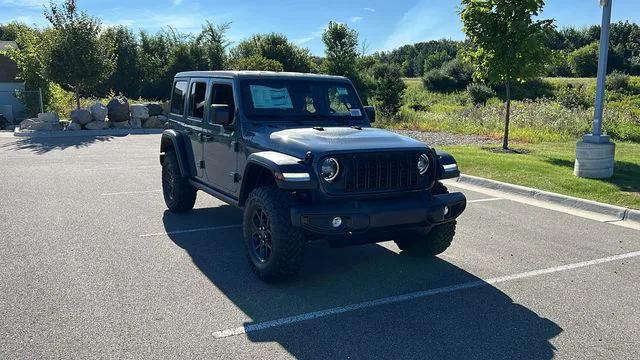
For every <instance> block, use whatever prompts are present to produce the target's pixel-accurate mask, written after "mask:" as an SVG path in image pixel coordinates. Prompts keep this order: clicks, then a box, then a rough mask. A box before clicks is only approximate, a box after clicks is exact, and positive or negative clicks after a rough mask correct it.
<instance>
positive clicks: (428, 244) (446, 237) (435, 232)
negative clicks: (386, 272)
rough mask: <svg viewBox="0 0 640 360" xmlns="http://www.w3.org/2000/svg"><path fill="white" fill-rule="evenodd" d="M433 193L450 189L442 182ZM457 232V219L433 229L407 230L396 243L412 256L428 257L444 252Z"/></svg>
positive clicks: (435, 185) (433, 189)
mask: <svg viewBox="0 0 640 360" xmlns="http://www.w3.org/2000/svg"><path fill="white" fill-rule="evenodd" d="M431 193H432V194H433V195H440V194H448V193H449V190H448V189H447V187H446V186H444V185H442V183H441V182H439V181H436V183H435V184H434V185H433V187H432V188H431ZM455 234H456V221H455V220H453V221H451V222H448V223H444V224H441V225H436V226H434V227H433V228H431V230H427V229H418V230H411V231H406V232H404V233H402V234H399V235H398V239H396V240H395V243H396V245H397V246H398V248H400V250H402V252H403V253H406V254H407V255H410V256H416V257H426V256H436V255H439V254H442V253H443V252H445V250H447V249H448V248H449V246H451V243H452V242H453V238H454V236H455Z"/></svg>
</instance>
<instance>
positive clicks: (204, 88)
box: [184, 78, 209, 180]
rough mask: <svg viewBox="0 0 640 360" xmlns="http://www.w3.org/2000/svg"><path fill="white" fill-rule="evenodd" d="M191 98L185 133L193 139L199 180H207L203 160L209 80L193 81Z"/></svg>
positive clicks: (188, 103)
mask: <svg viewBox="0 0 640 360" xmlns="http://www.w3.org/2000/svg"><path fill="white" fill-rule="evenodd" d="M188 93H189V97H188V102H187V114H186V115H187V116H186V119H187V120H186V123H185V128H184V131H185V133H186V134H187V135H188V136H189V138H190V139H191V147H192V149H193V155H194V160H195V165H196V169H197V178H198V179H200V180H205V179H206V173H205V170H204V166H205V165H204V161H203V160H204V159H203V158H202V154H203V150H204V145H203V144H204V142H203V125H202V124H203V123H204V118H205V114H206V113H207V112H206V111H205V110H206V103H207V95H208V94H209V81H208V79H197V78H194V79H191V81H190V82H189V92H188Z"/></svg>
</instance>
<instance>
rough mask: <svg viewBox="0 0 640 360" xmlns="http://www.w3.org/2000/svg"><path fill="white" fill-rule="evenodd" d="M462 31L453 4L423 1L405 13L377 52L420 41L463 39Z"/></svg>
mask: <svg viewBox="0 0 640 360" xmlns="http://www.w3.org/2000/svg"><path fill="white" fill-rule="evenodd" d="M452 17H453V19H457V21H455V20H453V19H452ZM452 20H453V21H452ZM460 29H462V25H461V24H460V18H459V17H458V15H457V13H455V8H454V7H452V6H451V4H446V3H445V4H442V3H434V2H433V1H429V0H426V1H425V0H423V1H421V2H419V3H418V4H416V5H415V6H413V7H412V8H410V9H409V10H407V11H406V12H405V13H404V15H403V16H402V18H401V19H400V20H399V21H398V22H397V23H396V25H395V26H394V29H393V31H392V32H391V35H389V36H388V37H387V39H386V40H385V42H384V44H383V46H382V47H381V48H380V49H377V51H384V50H392V49H395V48H397V47H400V46H402V45H406V44H413V43H416V42H420V41H428V40H437V39H442V38H463V36H461V30H460Z"/></svg>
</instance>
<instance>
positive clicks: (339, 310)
mask: <svg viewBox="0 0 640 360" xmlns="http://www.w3.org/2000/svg"><path fill="white" fill-rule="evenodd" d="M638 256H640V251H634V252H630V253H625V254H620V255H614V256H608V257H604V258H600V259H595V260H589V261H582V262H578V263H573V264H567V265H561V266H554V267H549V268H546V269H540V270H533V271H527V272H522V273H517V274H512V275H506V276H500V277H494V278H489V279H484V280H477V281H470V282H466V283H462V284H457V285H451V286H445V287H440V288H436V289H430V290H425V291H418V292H413V293H409V294H404V295H398V296H391V297H386V298H382V299H377V300H370V301H365V302H361V303H356V304H350V305H346V306H339V307H334V308H330V309H325V310H319V311H314V312H309V313H305V314H300V315H295V316H290V317H284V318H280V319H277V320H272V321H266V322H261V323H256V324H252V325H245V326H240V327H236V328H230V329H225V330H220V331H216V332H214V333H213V336H214V337H215V338H218V339H220V338H225V337H230V336H236V335H241V334H246V333H249V332H255V331H260V330H266V329H271V328H276V327H280V326H284V325H290V324H295V323H299V322H303V321H308V320H313V319H318V318H324V317H327V316H331V315H337V314H343V313H347V312H352V311H356V310H360V309H366V308H371V307H375V306H380V305H387V304H394V303H399V302H402V301H408V300H415V299H421V298H426V297H430V296H434V295H438V294H445V293H450V292H455V291H460V290H465V289H472V288H479V287H483V286H487V285H495V284H499V283H504V282H508V281H513V280H519V279H525V278H530V277H535V276H540V275H546V274H552V273H558V272H563V271H568V270H573V269H578V268H583V267H587V266H593V265H598V264H604V263H609V262H613V261H618V260H623V259H629V258H634V257H638Z"/></svg>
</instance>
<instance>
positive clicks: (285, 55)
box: [230, 33, 314, 72]
mask: <svg viewBox="0 0 640 360" xmlns="http://www.w3.org/2000/svg"><path fill="white" fill-rule="evenodd" d="M253 56H259V57H262V58H265V59H270V60H274V61H276V62H278V63H280V64H282V67H283V70H284V71H295V72H310V71H313V69H314V63H313V59H312V58H311V53H310V52H309V50H308V49H305V48H301V47H299V46H297V45H296V44H294V43H292V42H290V41H289V40H288V39H287V37H286V36H284V35H282V34H277V33H271V34H258V35H253V36H252V37H250V38H249V39H246V40H243V41H241V42H240V43H239V44H238V45H237V46H236V47H234V48H233V49H231V53H230V57H231V60H230V62H231V63H232V64H237V63H238V61H240V59H242V58H249V57H253Z"/></svg>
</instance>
